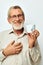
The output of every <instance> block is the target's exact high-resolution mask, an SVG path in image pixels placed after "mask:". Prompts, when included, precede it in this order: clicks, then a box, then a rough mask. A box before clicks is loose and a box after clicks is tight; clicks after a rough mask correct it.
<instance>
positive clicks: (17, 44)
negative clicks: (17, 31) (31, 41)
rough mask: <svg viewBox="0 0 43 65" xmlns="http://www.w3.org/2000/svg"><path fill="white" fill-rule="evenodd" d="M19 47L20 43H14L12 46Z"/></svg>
mask: <svg viewBox="0 0 43 65" xmlns="http://www.w3.org/2000/svg"><path fill="white" fill-rule="evenodd" d="M19 45H21V43H15V44H13V46H15V47H16V46H19Z"/></svg>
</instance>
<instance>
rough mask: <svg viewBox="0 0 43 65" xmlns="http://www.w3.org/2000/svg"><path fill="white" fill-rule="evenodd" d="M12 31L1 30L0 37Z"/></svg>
mask: <svg viewBox="0 0 43 65" xmlns="http://www.w3.org/2000/svg"><path fill="white" fill-rule="evenodd" d="M10 31H11V29H8V30H4V31H2V32H0V37H1V36H4V35H7V34H9V32H10Z"/></svg>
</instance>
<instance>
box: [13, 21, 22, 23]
mask: <svg viewBox="0 0 43 65" xmlns="http://www.w3.org/2000/svg"><path fill="white" fill-rule="evenodd" d="M12 22H13V23H22V21H15V22H14V21H12Z"/></svg>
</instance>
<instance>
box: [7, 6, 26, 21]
mask: <svg viewBox="0 0 43 65" xmlns="http://www.w3.org/2000/svg"><path fill="white" fill-rule="evenodd" d="M11 9H20V10H21V11H22V14H23V18H24V20H25V16H24V12H23V10H22V8H21V7H20V6H11V7H10V8H9V10H8V18H9V17H10V10H11Z"/></svg>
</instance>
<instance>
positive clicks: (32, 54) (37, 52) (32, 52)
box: [29, 41, 41, 62]
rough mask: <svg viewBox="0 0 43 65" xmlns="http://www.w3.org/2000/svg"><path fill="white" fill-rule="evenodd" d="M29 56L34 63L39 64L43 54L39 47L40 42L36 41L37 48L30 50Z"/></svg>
mask: <svg viewBox="0 0 43 65" xmlns="http://www.w3.org/2000/svg"><path fill="white" fill-rule="evenodd" d="M29 54H30V57H31V59H32V61H33V62H37V61H38V60H39V59H40V57H41V52H40V48H39V45H38V41H36V43H35V46H34V47H33V48H29Z"/></svg>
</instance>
